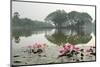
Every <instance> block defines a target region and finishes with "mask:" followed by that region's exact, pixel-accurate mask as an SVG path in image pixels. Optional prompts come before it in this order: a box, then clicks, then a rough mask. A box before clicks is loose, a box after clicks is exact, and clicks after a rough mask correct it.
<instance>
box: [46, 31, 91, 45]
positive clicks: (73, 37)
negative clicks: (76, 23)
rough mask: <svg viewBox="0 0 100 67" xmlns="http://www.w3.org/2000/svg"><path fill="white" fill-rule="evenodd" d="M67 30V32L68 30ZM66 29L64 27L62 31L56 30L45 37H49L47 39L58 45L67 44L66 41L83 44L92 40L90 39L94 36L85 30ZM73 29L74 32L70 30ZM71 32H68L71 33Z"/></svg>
mask: <svg viewBox="0 0 100 67" xmlns="http://www.w3.org/2000/svg"><path fill="white" fill-rule="evenodd" d="M66 31H67V32H66ZM66 31H65V30H64V31H63V29H62V30H60V31H57V30H56V31H55V32H54V33H53V34H52V35H49V34H47V35H45V37H46V38H47V40H49V41H50V42H52V43H55V44H57V45H61V44H65V43H67V42H68V43H71V44H81V43H87V42H89V41H90V39H91V38H92V36H91V35H90V33H86V32H85V31H84V30H82V29H81V30H80V29H77V30H75V29H74V30H72V29H71V30H69V31H68V30H67V29H66ZM70 31H72V32H70ZM69 32H70V34H67V33H69Z"/></svg>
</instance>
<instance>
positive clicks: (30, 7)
mask: <svg viewBox="0 0 100 67" xmlns="http://www.w3.org/2000/svg"><path fill="white" fill-rule="evenodd" d="M58 9H60V10H65V11H66V12H67V13H68V12H71V11H77V12H86V13H88V14H89V15H90V16H91V17H92V18H93V21H94V19H95V7H92V6H79V5H63V4H47V3H30V2H12V13H14V12H19V14H20V17H21V18H25V17H27V18H30V19H32V20H40V21H44V18H45V17H46V16H47V15H48V14H50V13H52V12H54V11H56V10H58ZM12 15H13V14H12Z"/></svg>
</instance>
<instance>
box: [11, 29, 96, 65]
mask: <svg viewBox="0 0 100 67" xmlns="http://www.w3.org/2000/svg"><path fill="white" fill-rule="evenodd" d="M68 43H69V44H71V45H74V46H75V47H78V48H79V49H80V52H79V54H78V55H76V54H75V55H73V56H71V57H67V56H61V55H60V52H59V51H60V49H61V48H63V46H64V45H65V44H68ZM35 44H40V45H41V44H44V46H45V47H44V48H41V50H40V51H39V53H38V52H37V53H36V52H32V51H30V50H31V47H29V46H33V45H35ZM91 47H93V48H91ZM88 49H92V53H91V51H90V52H86V50H88ZM32 50H33V48H32ZM34 50H38V48H36V49H34ZM80 61H95V32H94V31H92V30H88V29H78V30H77V29H14V30H12V64H13V65H30V64H46V63H48V64H51V63H65V62H66V63H67V62H80Z"/></svg>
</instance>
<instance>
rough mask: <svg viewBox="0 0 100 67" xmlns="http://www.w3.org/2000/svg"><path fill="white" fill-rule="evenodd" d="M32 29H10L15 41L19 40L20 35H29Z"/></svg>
mask: <svg viewBox="0 0 100 67" xmlns="http://www.w3.org/2000/svg"><path fill="white" fill-rule="evenodd" d="M31 34H32V31H30V30H21V29H19V30H13V31H12V37H13V38H14V39H15V42H16V43H19V42H20V37H28V36H31Z"/></svg>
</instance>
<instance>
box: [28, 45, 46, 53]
mask: <svg viewBox="0 0 100 67" xmlns="http://www.w3.org/2000/svg"><path fill="white" fill-rule="evenodd" d="M45 47H46V44H45V43H42V44H40V43H34V44H32V45H29V46H27V48H28V53H34V54H37V53H38V54H40V53H42V52H43V51H44V48H45Z"/></svg>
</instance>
